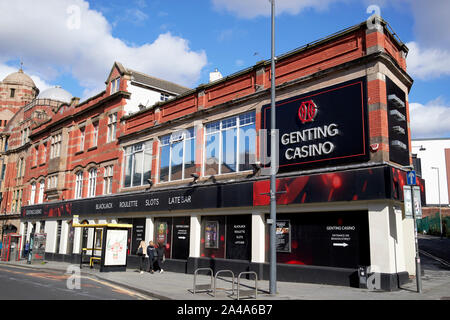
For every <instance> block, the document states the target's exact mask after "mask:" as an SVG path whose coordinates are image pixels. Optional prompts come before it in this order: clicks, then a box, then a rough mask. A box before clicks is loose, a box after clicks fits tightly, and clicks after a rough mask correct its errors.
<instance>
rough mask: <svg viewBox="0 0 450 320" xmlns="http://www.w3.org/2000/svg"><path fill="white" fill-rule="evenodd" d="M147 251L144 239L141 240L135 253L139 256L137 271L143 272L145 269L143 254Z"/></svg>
mask: <svg viewBox="0 0 450 320" xmlns="http://www.w3.org/2000/svg"><path fill="white" fill-rule="evenodd" d="M146 252H147V246H146V245H145V241H141V243H140V244H139V247H138V249H137V252H136V254H137V255H138V257H139V271H140V272H141V273H144V270H145V254H146Z"/></svg>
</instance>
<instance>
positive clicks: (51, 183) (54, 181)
mask: <svg viewBox="0 0 450 320" xmlns="http://www.w3.org/2000/svg"><path fill="white" fill-rule="evenodd" d="M57 187H58V175H56V174H55V175H52V176H49V177H48V178H47V189H56V188H57Z"/></svg>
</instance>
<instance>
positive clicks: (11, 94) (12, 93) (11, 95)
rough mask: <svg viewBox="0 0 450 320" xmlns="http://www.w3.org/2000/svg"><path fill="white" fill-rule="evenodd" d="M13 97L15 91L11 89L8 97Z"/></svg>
mask: <svg viewBox="0 0 450 320" xmlns="http://www.w3.org/2000/svg"><path fill="white" fill-rule="evenodd" d="M15 95H16V89H11V91H10V94H9V97H10V98H14V97H15Z"/></svg>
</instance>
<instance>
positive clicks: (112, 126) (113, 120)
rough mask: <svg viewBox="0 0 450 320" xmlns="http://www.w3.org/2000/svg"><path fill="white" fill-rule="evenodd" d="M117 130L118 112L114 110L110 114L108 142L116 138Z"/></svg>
mask: <svg viewBox="0 0 450 320" xmlns="http://www.w3.org/2000/svg"><path fill="white" fill-rule="evenodd" d="M116 131H117V112H114V113H111V114H110V115H108V132H107V141H106V142H112V141H115V140H116Z"/></svg>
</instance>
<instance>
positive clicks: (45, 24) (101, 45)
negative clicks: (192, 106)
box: [0, 0, 207, 91]
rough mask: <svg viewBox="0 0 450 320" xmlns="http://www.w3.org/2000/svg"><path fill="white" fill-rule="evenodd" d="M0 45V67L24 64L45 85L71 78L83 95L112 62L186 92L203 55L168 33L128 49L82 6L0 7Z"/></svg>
mask: <svg viewBox="0 0 450 320" xmlns="http://www.w3.org/2000/svg"><path fill="white" fill-rule="evenodd" d="M144 18H145V17H144ZM0 43H1V44H2V45H1V46H0V63H5V62H6V61H11V60H15V59H18V58H19V57H20V58H23V60H24V61H25V62H26V65H27V68H28V69H29V72H31V73H32V74H40V75H42V76H43V77H44V78H45V80H46V81H49V80H51V79H55V78H56V77H57V76H59V75H61V74H62V73H70V74H71V75H72V76H73V77H74V78H76V79H77V80H78V81H79V83H80V85H81V86H83V87H84V88H85V89H86V90H87V91H91V90H92V89H94V88H98V87H101V86H102V85H103V82H104V81H105V79H106V77H107V75H108V73H109V71H110V69H111V67H112V65H113V63H114V61H119V62H121V63H122V64H123V65H124V66H125V67H129V68H132V69H136V70H139V71H142V72H144V73H148V74H150V75H153V76H156V77H160V78H163V79H166V80H170V81H174V82H177V83H179V84H182V85H186V86H193V85H194V84H195V83H196V82H197V81H198V79H199V78H200V75H201V70H202V69H203V68H204V67H205V65H206V64H207V58H206V53H205V52H204V51H199V52H195V51H192V50H191V49H190V47H189V42H188V41H187V40H186V39H183V38H181V37H178V36H174V35H172V34H171V33H170V32H166V33H164V34H161V35H159V36H158V37H157V38H156V40H154V41H153V42H148V43H145V44H143V45H128V44H127V43H125V42H124V41H123V40H121V39H118V38H116V37H114V36H113V35H112V27H111V25H110V23H109V22H108V21H107V20H106V18H105V17H104V16H103V15H102V14H101V13H100V12H98V11H94V10H92V9H90V8H89V3H88V2H86V1H84V0H41V1H33V0H17V1H0ZM86 90H85V91H86Z"/></svg>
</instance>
